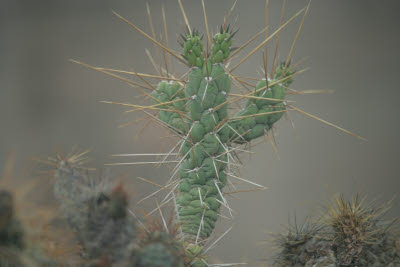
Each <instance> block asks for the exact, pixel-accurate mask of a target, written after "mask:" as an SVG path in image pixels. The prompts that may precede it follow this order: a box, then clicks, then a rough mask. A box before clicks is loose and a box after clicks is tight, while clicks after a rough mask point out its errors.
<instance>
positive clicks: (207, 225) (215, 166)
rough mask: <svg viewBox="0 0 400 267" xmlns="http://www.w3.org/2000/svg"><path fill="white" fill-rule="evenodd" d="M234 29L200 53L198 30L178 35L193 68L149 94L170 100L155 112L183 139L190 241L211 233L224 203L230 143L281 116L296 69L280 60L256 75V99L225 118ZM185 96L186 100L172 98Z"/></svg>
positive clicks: (181, 207)
mask: <svg viewBox="0 0 400 267" xmlns="http://www.w3.org/2000/svg"><path fill="white" fill-rule="evenodd" d="M235 33H236V32H234V33H232V32H229V31H228V29H224V28H223V27H221V29H220V32H219V33H217V34H216V35H215V36H214V38H213V44H212V48H211V54H210V56H209V57H204V56H203V54H204V51H203V44H202V39H203V38H202V37H200V35H199V34H198V32H196V31H193V33H189V32H188V33H186V35H185V36H183V35H182V36H181V38H182V39H181V40H180V43H181V45H182V49H183V55H184V58H185V59H186V60H187V63H188V64H189V65H190V67H191V70H190V73H189V80H188V82H187V83H186V86H185V87H184V88H183V86H182V85H180V84H179V83H178V82H160V83H159V84H158V87H157V90H156V91H154V92H153V95H152V96H153V99H154V100H153V104H154V105H157V104H158V103H160V102H161V103H166V102H168V104H166V105H165V106H164V108H165V110H162V111H159V119H160V120H161V121H163V122H164V123H166V124H167V125H169V127H170V128H171V129H172V130H173V131H175V132H176V133H180V134H181V136H182V138H183V139H184V142H183V144H182V146H181V150H180V154H181V156H182V157H183V162H182V165H181V166H180V170H179V176H180V179H181V182H180V185H179V194H178V196H177V199H176V202H177V205H178V213H179V218H180V221H181V224H182V230H183V232H184V233H186V234H188V236H189V238H191V239H193V240H195V239H196V240H198V238H199V237H200V238H207V237H209V236H210V234H211V233H212V231H213V229H214V226H215V223H216V221H217V219H218V212H219V208H220V206H221V203H224V202H225V199H224V197H223V195H222V193H221V192H222V190H223V188H224V186H225V185H226V182H227V178H226V176H227V174H226V172H225V169H226V166H227V163H228V161H229V159H228V157H229V156H230V155H229V150H230V149H231V148H230V147H231V146H232V144H233V143H245V142H249V141H251V140H252V139H255V138H257V137H260V136H263V135H264V134H265V132H266V131H268V130H270V129H271V128H272V126H273V125H274V123H275V122H277V121H278V120H279V119H280V118H281V117H282V115H283V113H284V111H285V109H286V107H285V103H284V102H283V100H284V97H285V92H286V89H285V87H287V86H288V85H289V84H290V83H291V82H292V80H291V79H290V77H291V76H292V74H293V73H294V72H292V71H291V69H290V65H289V64H286V63H285V62H284V63H282V64H281V65H279V67H278V68H277V71H276V74H275V76H274V77H273V79H272V80H269V81H266V80H265V79H264V80H260V81H259V82H258V83H257V86H256V90H255V94H254V95H255V98H252V99H249V100H248V101H247V104H246V107H245V108H244V109H243V110H241V111H239V112H238V113H237V114H236V115H235V116H233V117H232V118H230V119H229V117H228V101H227V99H228V98H227V97H228V95H227V94H228V93H229V92H230V90H231V81H230V78H229V76H228V73H227V72H226V70H225V67H224V62H225V60H226V59H227V58H228V57H229V55H230V51H231V45H232V41H233V40H232V38H233V36H234V34H235ZM269 84H271V85H269ZM184 96H185V97H186V98H187V99H188V100H185V101H179V102H176V101H177V100H179V99H183V98H184ZM171 102H172V103H171ZM184 102H186V103H184ZM186 107H187V108H186ZM171 110H172V112H171ZM175 111H177V112H175ZM182 114H185V116H182Z"/></svg>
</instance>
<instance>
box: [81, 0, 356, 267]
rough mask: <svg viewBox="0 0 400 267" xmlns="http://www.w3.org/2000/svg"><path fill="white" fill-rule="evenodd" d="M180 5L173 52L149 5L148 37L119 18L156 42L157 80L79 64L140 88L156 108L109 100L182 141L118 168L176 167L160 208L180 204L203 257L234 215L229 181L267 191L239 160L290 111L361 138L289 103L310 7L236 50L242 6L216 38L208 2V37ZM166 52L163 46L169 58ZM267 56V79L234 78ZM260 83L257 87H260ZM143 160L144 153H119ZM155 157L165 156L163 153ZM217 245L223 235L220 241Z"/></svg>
mask: <svg viewBox="0 0 400 267" xmlns="http://www.w3.org/2000/svg"><path fill="white" fill-rule="evenodd" d="M178 3H179V6H180V9H181V12H182V15H183V17H184V20H185V24H186V31H185V32H184V33H182V34H180V37H179V38H178V42H179V44H180V46H181V49H182V50H181V52H180V53H179V52H175V51H173V50H172V49H171V48H169V44H168V37H167V32H166V29H167V27H166V19H165V14H164V10H163V22H164V31H165V40H159V39H158V38H157V37H156V33H155V30H154V27H153V23H152V19H151V14H150V9H149V7H148V6H147V12H148V15H149V21H150V27H151V30H152V34H147V33H145V32H144V31H143V30H142V29H140V28H139V27H137V26H136V25H135V24H133V23H132V22H130V21H129V20H128V19H126V18H124V17H122V16H121V15H119V14H117V13H116V12H114V13H115V15H116V16H117V17H119V18H120V19H121V20H123V21H124V22H126V23H127V24H129V25H130V26H131V27H132V28H133V29H134V30H136V31H137V32H139V33H140V34H142V35H143V36H145V37H146V38H148V39H149V40H151V41H152V42H153V43H154V44H155V46H156V50H157V51H156V52H157V57H158V58H160V59H161V58H163V60H164V62H163V63H162V62H161V61H160V62H159V65H158V66H157V64H156V63H154V65H155V68H156V70H157V71H158V75H151V74H143V73H138V72H132V71H123V70H116V69H109V68H100V67H94V66H91V65H88V64H86V63H82V62H79V61H74V62H75V63H78V64H81V65H83V66H86V67H88V68H91V69H93V70H96V71H99V72H102V73H104V74H107V75H110V76H112V77H114V78H117V79H119V80H122V81H124V82H126V83H127V84H128V85H129V86H131V87H133V88H136V89H137V90H138V91H139V92H141V93H142V94H143V95H144V96H145V97H146V98H148V99H150V100H151V101H152V105H149V106H142V105H136V104H129V103H116V102H109V101H104V102H106V103H111V104H117V105H122V106H126V107H129V108H133V109H132V110H129V111H141V112H144V113H146V115H147V118H150V119H151V120H153V121H155V122H157V123H158V124H159V125H161V126H162V127H164V128H167V129H168V130H169V131H170V132H171V133H172V135H173V136H174V137H175V138H178V142H177V143H176V144H174V145H173V148H172V149H171V150H170V151H168V152H167V153H162V154H161V155H162V156H163V159H162V160H161V161H153V162H132V163H117V164H114V165H118V164H150V163H151V164H168V163H176V165H175V166H174V167H173V168H172V172H171V176H170V178H169V180H168V182H167V185H166V186H165V187H164V189H169V190H170V192H169V193H168V194H167V196H166V197H165V198H164V200H163V202H162V203H161V204H160V206H163V205H165V204H166V203H168V202H169V201H173V202H174V207H175V210H176V221H177V223H178V224H179V226H180V231H181V233H180V238H181V239H182V240H183V242H184V244H185V247H186V249H187V250H190V251H197V252H198V253H197V254H198V255H201V254H202V253H205V252H207V251H208V250H209V249H210V248H212V247H213V245H214V244H215V242H214V243H212V244H211V245H210V246H209V247H208V248H207V249H206V248H205V246H206V245H205V244H206V242H207V241H209V240H210V236H211V234H212V233H213V229H214V227H215V224H216V222H217V220H218V218H219V217H221V216H222V217H223V215H222V214H221V207H225V208H227V210H228V212H229V213H231V208H230V207H229V204H228V201H227V200H226V198H225V196H224V195H225V194H226V193H228V192H225V191H224V188H225V186H226V185H227V184H228V183H232V182H231V181H230V180H231V179H235V180H239V181H241V182H243V181H244V182H248V183H250V184H251V185H253V186H257V187H258V188H259V189H265V187H263V186H261V185H259V184H256V183H254V182H251V181H248V180H246V179H244V178H242V177H240V174H239V173H238V167H239V166H240V159H239V155H240V154H241V153H244V152H248V151H247V150H246V147H248V146H249V144H250V142H251V141H252V140H255V139H257V138H259V137H262V136H264V135H266V136H268V137H270V132H271V130H272V129H273V128H274V126H275V123H276V122H277V121H279V120H280V118H281V117H282V116H283V115H284V114H285V112H287V111H290V110H295V111H298V112H300V113H302V114H305V115H307V116H309V117H311V118H314V119H318V120H320V121H322V122H324V123H326V124H328V125H330V126H333V127H335V128H337V129H339V130H341V131H344V132H346V133H348V134H351V135H353V136H356V137H358V138H361V137H359V136H357V135H355V134H353V133H351V132H349V131H347V130H344V129H343V128H340V127H338V126H336V125H333V124H331V123H328V122H326V121H324V120H321V119H319V118H317V117H315V116H313V115H311V114H309V113H307V112H305V111H303V110H301V109H299V108H297V107H295V106H293V105H292V104H289V103H290V102H291V101H289V100H286V99H285V96H286V94H287V93H288V92H291V93H297V91H296V90H294V89H292V88H291V87H290V86H291V84H292V82H293V78H294V77H295V76H296V75H298V74H300V73H302V72H303V70H297V71H296V70H295V68H296V64H292V63H291V57H292V53H293V49H294V47H295V44H296V41H297V38H298V36H299V33H300V31H301V28H302V26H303V22H304V19H305V16H306V14H307V12H308V9H309V6H307V7H306V8H304V9H302V10H300V11H299V12H298V13H296V14H295V15H294V16H293V17H291V18H290V19H289V20H287V21H286V22H284V10H285V2H284V4H283V8H282V15H281V21H280V25H279V27H278V28H277V29H276V30H275V31H274V32H273V33H271V34H268V25H266V27H265V28H264V29H263V30H262V31H260V32H259V33H257V34H256V35H255V36H254V37H253V38H251V39H249V40H248V41H247V42H246V43H245V44H243V45H242V46H240V47H233V46H232V45H233V42H234V36H235V34H236V33H237V29H235V27H230V26H229V25H228V23H227V21H228V20H229V17H230V15H231V13H232V10H233V9H234V6H235V4H234V5H233V6H232V8H231V9H230V10H229V12H228V14H227V15H226V16H225V17H224V20H223V23H222V24H221V26H220V27H218V30H217V33H216V34H215V35H214V36H213V37H211V34H210V29H209V26H208V20H207V14H206V8H205V4H204V1H202V9H203V15H204V21H205V31H204V34H200V31H199V30H196V29H195V28H192V27H191V26H190V23H189V20H188V17H187V16H186V13H185V11H184V8H183V5H182V3H181V1H180V0H179V1H178ZM235 3H236V2H235ZM302 13H303V18H302V20H301V22H300V27H299V29H298V31H297V34H296V36H295V38H294V41H293V44H292V46H291V49H290V51H289V54H288V56H287V58H285V60H284V61H283V62H282V63H280V64H278V63H277V61H278V59H277V50H278V44H279V39H280V33H281V31H282V29H284V28H285V27H286V26H287V25H288V24H289V23H290V22H291V21H293V20H294V19H295V18H296V17H298V16H299V15H300V14H302ZM266 14H267V16H268V1H266ZM267 18H268V17H267ZM267 24H268V19H267ZM263 33H265V39H264V41H262V42H261V43H260V44H258V45H257V46H256V47H255V48H254V49H253V50H252V51H251V52H250V53H248V54H247V55H245V56H244V57H243V58H242V59H241V60H240V61H239V62H238V63H236V64H235V65H234V66H233V67H231V66H230V65H231V64H232V62H233V59H234V57H235V56H236V55H238V53H239V52H241V51H242V50H243V49H244V48H246V47H247V46H248V45H249V44H250V43H251V42H253V41H254V40H255V39H256V38H257V37H258V36H260V35H261V34H263ZM273 39H275V44H276V47H275V54H274V56H273V62H272V67H271V68H270V71H269V72H268V71H267V46H268V44H269V43H270V42H271V40H273ZM159 49H161V52H162V57H161V56H160V53H159V51H160V50H159ZM260 51H263V52H262V53H263V57H262V58H263V62H261V63H263V65H264V69H263V77H261V78H253V77H241V76H239V75H235V74H234V73H233V72H234V71H235V70H236V69H237V68H238V67H239V66H240V65H241V64H242V63H243V62H245V61H246V60H247V59H248V58H249V57H250V56H251V55H253V54H255V53H256V52H260ZM146 52H147V50H146ZM148 55H149V57H150V60H151V61H152V62H154V60H153V57H152V56H151V55H150V54H149V53H148ZM167 55H168V56H169V55H171V56H173V57H174V58H175V59H177V60H178V61H179V62H180V63H183V64H184V65H186V66H187V67H188V68H189V70H188V72H187V73H185V74H184V75H183V76H182V77H181V78H177V77H179V76H176V75H174V74H172V73H171V66H170V64H169V59H168V57H167ZM122 74H127V75H133V76H135V77H137V78H138V79H139V80H140V82H138V81H135V80H132V79H129V78H126V77H125V76H122ZM150 78H151V79H159V80H161V81H160V82H159V83H158V84H157V85H156V86H154V85H153V84H152V83H151V82H149V81H148V79H150ZM253 82H256V83H255V84H253ZM232 84H234V86H236V87H238V88H239V89H240V90H241V89H244V90H247V92H246V93H240V94H237V93H232V92H231V85H232ZM241 100H244V101H245V104H244V106H243V107H240V108H239V110H238V111H236V112H233V113H232V112H230V111H229V109H230V108H232V105H233V104H239V102H241ZM141 155H143V154H129V155H128V154H124V155H120V156H141ZM146 155H147V154H146ZM152 155H154V156H158V155H160V154H152ZM175 156H176V157H177V159H176V160H171V157H175ZM231 193H234V192H231ZM228 231H229V230H228ZM218 240H219V238H218V239H217V240H216V241H218ZM192 264H193V265H196V264H198V266H202V265H204V264H206V261H205V260H204V259H203V258H201V257H199V258H198V259H194V260H193V262H192ZM196 266H197V265H196Z"/></svg>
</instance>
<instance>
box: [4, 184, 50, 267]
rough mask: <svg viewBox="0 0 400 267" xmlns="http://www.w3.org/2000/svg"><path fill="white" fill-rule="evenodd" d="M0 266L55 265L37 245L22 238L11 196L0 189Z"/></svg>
mask: <svg viewBox="0 0 400 267" xmlns="http://www.w3.org/2000/svg"><path fill="white" fill-rule="evenodd" d="M0 266H1V267H3V266H4V267H36V266H37V267H53V266H54V267H55V266H56V264H55V262H53V261H51V260H49V259H48V258H47V257H46V256H45V255H44V254H43V252H42V251H41V249H40V248H39V247H37V246H35V244H30V243H29V242H27V241H25V240H24V229H23V226H22V223H21V222H20V221H19V220H18V218H16V216H15V214H14V203H13V196H12V194H11V193H10V192H8V191H6V190H0Z"/></svg>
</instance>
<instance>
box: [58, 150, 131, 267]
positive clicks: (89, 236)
mask: <svg viewBox="0 0 400 267" xmlns="http://www.w3.org/2000/svg"><path fill="white" fill-rule="evenodd" d="M85 153H86V152H85ZM85 153H79V154H76V155H73V156H70V157H66V158H64V159H62V160H59V161H57V169H56V170H55V172H54V178H55V183H54V194H55V196H56V198H57V199H58V200H59V202H60V204H61V207H62V210H63V212H64V215H65V217H66V219H67V221H68V223H69V224H70V226H71V228H72V229H74V230H75V231H76V233H77V238H78V240H79V241H80V243H81V244H82V246H83V248H84V253H83V254H84V258H86V259H87V260H89V262H92V263H93V262H99V261H104V260H106V261H107V262H110V263H112V264H116V266H122V265H121V264H122V263H123V262H124V261H125V259H126V258H132V255H130V254H134V250H131V249H127V248H131V247H132V246H130V244H131V242H132V240H135V238H136V228H135V223H134V221H133V220H132V218H131V217H130V216H127V210H126V209H127V204H128V203H127V196H126V194H125V192H124V191H123V189H122V186H118V187H116V188H115V189H114V190H110V185H109V183H107V180H106V177H104V176H100V177H98V176H96V175H95V174H96V173H90V172H88V171H87V170H85V169H84V168H82V167H80V166H79V165H80V162H81V161H82V160H83V158H82V157H83V156H84V154H85ZM92 263H91V264H92Z"/></svg>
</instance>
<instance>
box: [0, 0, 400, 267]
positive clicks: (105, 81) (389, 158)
mask: <svg viewBox="0 0 400 267" xmlns="http://www.w3.org/2000/svg"><path fill="white" fill-rule="evenodd" d="M270 2H271V3H270V22H271V29H276V28H277V25H278V23H279V17H280V12H281V10H280V9H281V3H282V1H276V0H271V1H270ZM183 3H184V7H185V9H186V12H187V14H188V16H189V20H190V24H191V25H192V26H195V27H196V28H198V29H200V30H201V31H204V21H203V16H202V10H201V1H190V0H186V1H184V2H183ZM307 3H308V2H307V1H303V0H301V1H300V0H289V1H287V9H286V15H285V19H289V18H290V16H291V15H293V14H295V12H297V11H298V10H300V9H301V8H303V7H304V6H306V5H307ZM162 4H164V6H165V10H166V13H167V24H168V34H169V40H170V43H171V44H170V45H171V47H172V48H173V49H175V50H178V49H179V45H178V43H177V42H176V34H177V33H181V32H182V31H183V29H184V21H183V18H182V15H181V13H180V11H179V6H178V3H177V1H161V0H158V1H154V0H149V5H150V8H151V12H152V15H153V19H154V25H155V27H156V29H158V30H160V29H161V27H162V16H161V5H162ZM232 4H233V1H232V0H219V1H206V6H207V15H208V20H209V26H210V28H211V29H212V30H213V31H214V32H215V30H216V26H217V25H220V24H221V23H222V16H223V15H224V14H226V12H227V10H228V9H229V8H230V7H231V6H232ZM399 8H400V2H399V1H395V0H393V1H368V0H353V1H345V0H335V1H333V0H331V1H328V0H318V1H313V2H312V4H311V7H310V11H309V14H308V16H307V18H306V21H305V23H304V27H303V30H302V32H301V35H300V37H299V39H298V42H297V45H296V48H295V52H294V54H293V60H294V62H297V61H299V60H300V59H302V58H304V57H307V60H306V61H305V63H303V64H302V66H303V67H309V68H310V70H308V71H307V72H305V73H304V74H301V75H299V76H297V77H296V79H295V82H294V83H293V85H292V87H293V88H295V89H297V90H308V89H331V90H335V93H334V94H320V95H301V96H290V97H289V99H291V100H295V101H296V106H298V107H300V108H303V109H304V110H306V111H307V112H310V113H311V114H314V115H317V116H319V117H321V118H323V119H325V120H327V121H330V122H332V123H335V124H338V125H340V126H342V127H344V128H346V129H348V130H350V131H352V132H355V133H357V134H359V135H361V136H363V137H365V138H367V139H368V141H366V142H364V141H360V140H358V139H356V138H354V137H352V136H349V135H346V134H344V133H342V132H339V131H337V130H336V129H334V128H332V127H329V126H326V125H323V124H321V123H320V122H318V121H315V120H313V119H311V118H308V117H305V116H304V115H301V114H296V113H294V112H291V117H292V119H293V121H294V125H295V129H293V127H292V125H291V122H290V121H289V120H287V119H286V120H282V121H280V122H279V123H277V127H276V130H275V140H276V143H277V148H278V151H279V157H280V159H278V158H277V156H276V155H275V154H274V151H273V149H272V147H271V144H270V143H265V142H264V143H263V144H261V145H258V146H257V147H256V148H253V149H252V151H254V152H256V153H257V154H255V155H252V156H251V157H248V156H244V157H243V162H244V165H245V167H244V168H243V169H242V175H243V176H244V177H246V178H249V179H251V180H252V181H254V182H256V183H260V184H263V185H265V186H268V187H269V189H268V190H266V191H261V192H253V193H243V194H239V195H237V197H238V198H237V199H232V200H231V207H232V208H233V209H234V210H235V211H237V212H238V213H237V214H236V215H235V219H234V222H233V224H234V228H233V230H232V231H231V232H230V233H229V234H228V235H227V236H226V237H225V238H224V239H223V240H221V242H220V243H219V245H218V247H217V248H215V249H214V250H213V251H212V255H215V256H216V257H218V258H220V259H221V260H222V261H224V262H238V261H247V262H252V263H253V264H255V263H257V262H258V260H260V259H263V258H265V257H268V256H269V255H271V250H270V248H268V246H267V244H264V243H262V241H263V240H266V239H268V238H269V236H268V233H269V232H280V231H282V230H283V228H282V225H284V224H286V223H287V221H288V217H291V218H292V219H293V216H294V214H296V216H297V219H298V221H299V222H301V221H302V220H303V219H304V218H305V217H306V216H307V215H310V214H313V212H315V211H317V210H318V208H319V207H320V206H321V205H322V204H324V203H326V201H327V200H328V199H329V198H330V197H331V196H332V195H333V194H336V193H343V194H344V195H345V196H346V197H349V196H351V195H352V194H354V193H357V192H361V193H366V194H368V197H369V199H375V198H378V199H380V200H382V201H384V200H388V199H390V198H391V197H392V196H394V195H396V194H398V192H399V188H400V181H399V171H400V168H399V166H400V164H399V163H398V159H399V157H398V151H399V150H400V140H399V119H398V115H399V112H398V107H397V106H396V105H397V104H396V103H397V99H398V98H399V96H400V93H399V86H398V83H397V80H398V71H399V59H400V53H399V51H398V48H399V47H400V39H399V26H400V24H399V22H400V17H399V16H398V10H399ZM111 10H115V11H116V12H118V13H120V14H121V15H123V16H125V17H127V18H129V19H130V20H131V21H133V22H134V23H135V24H136V25H138V26H139V27H140V28H142V29H144V30H145V31H146V32H150V27H149V25H148V21H147V17H146V12H145V1H134V0H114V1H106V0H85V1H81V0H68V1H61V0H47V1H46V0H40V1H31V0H25V1H22V0H2V1H1V2H0V36H1V37H0V40H1V41H0V81H1V85H0V121H1V131H0V162H1V165H0V166H1V167H0V169H1V168H2V166H3V164H4V162H5V159H6V157H7V153H8V152H10V151H15V152H16V154H17V163H18V164H19V165H18V166H24V164H25V162H26V161H27V160H29V159H30V158H31V157H33V156H41V157H45V156H46V155H52V154H54V151H55V148H56V147H60V146H62V147H63V148H64V150H66V151H68V150H69V149H70V148H71V147H72V146H73V145H76V144H77V145H80V146H81V147H82V148H90V149H92V153H91V156H92V157H94V158H96V160H95V161H94V162H92V165H94V166H97V167H100V166H102V165H103V164H104V163H110V162H116V161H117V160H118V159H115V158H112V157H110V155H111V154H115V153H142V152H143V153H144V152H159V151H164V152H165V151H167V149H168V147H171V143H169V142H170V141H168V139H165V138H164V139H160V138H159V137H160V133H161V135H165V134H164V132H163V131H161V130H160V129H161V128H160V127H159V126H158V125H157V124H155V123H153V124H150V126H149V127H147V128H146V129H145V130H144V132H143V134H142V135H140V136H139V137H135V136H136V135H137V134H138V133H139V132H140V130H141V128H142V127H143V126H144V124H143V123H139V124H134V125H133V126H130V127H125V128H118V126H119V125H121V124H123V123H126V122H129V121H133V120H135V119H138V118H140V117H142V114H140V113H137V114H132V113H128V114H123V111H124V110H126V109H124V108H122V107H119V106H113V105H108V104H103V103H100V102H99V101H102V100H110V101H119V102H130V103H136V104H142V103H141V101H142V100H141V98H137V96H138V93H137V92H136V91H135V90H134V89H133V88H131V87H129V86H128V85H126V84H124V83H123V82H121V81H118V80H116V79H113V78H111V77H107V76H106V75H104V74H101V73H97V72H95V71H92V70H88V69H86V68H84V67H82V66H79V65H77V64H74V63H71V62H69V61H68V60H69V59H76V60H80V61H83V62H86V63H89V64H92V65H96V66H105V67H111V68H121V69H126V70H136V71H140V72H144V73H153V74H154V73H155V71H154V69H153V68H152V66H151V64H150V62H149V60H148V59H147V57H146V54H145V52H144V48H146V47H148V48H149V49H152V48H153V45H152V43H151V42H150V41H149V40H147V39H145V38H144V37H143V36H141V35H140V34H139V33H137V32H135V31H133V30H132V29H131V28H130V27H129V25H127V24H126V23H124V22H122V21H121V20H119V19H118V18H117V17H116V16H114V15H113V14H112V12H111ZM235 18H237V25H238V26H239V28H240V30H239V32H238V34H237V36H236V38H235V44H236V45H240V44H243V43H244V42H245V41H246V40H247V39H248V38H249V37H250V36H252V35H253V34H255V33H257V32H258V31H259V30H261V29H262V28H263V27H264V25H265V1H244V0H239V1H238V3H237V6H236V9H235V10H234V12H233V14H232V19H235ZM300 20H301V18H300V17H299V18H298V19H296V21H295V22H293V23H291V24H290V25H289V27H288V28H287V29H285V30H284V31H282V34H281V42H280V49H279V55H280V58H281V59H284V58H285V57H286V55H287V53H288V51H289V49H290V46H291V42H292V41H293V39H294V36H295V33H296V31H297V27H298V25H299V23H300ZM231 21H232V20H231ZM270 32H271V30H270ZM261 41H262V37H260V38H259V39H258V40H257V42H255V43H254V44H253V45H252V46H251V47H255V45H256V44H258V43H260V42H261ZM251 47H250V48H249V49H247V50H246V51H245V52H243V53H242V54H241V55H242V56H243V55H245V54H246V52H249V51H250V49H251ZM270 47H271V48H272V46H270ZM270 50H272V49H270ZM271 57H272V55H270V58H271ZM236 62H238V61H237V60H236ZM261 66H262V61H261V53H260V52H258V53H256V54H255V55H253V56H252V57H251V58H249V59H248V60H247V61H246V62H245V63H244V64H242V65H241V67H240V68H239V69H238V70H236V71H235V73H236V74H238V75H241V76H252V77H260V76H259V74H257V71H259V70H260V68H261ZM173 67H174V70H175V72H176V73H177V74H183V73H184V72H185V71H186V68H185V67H184V66H183V65H181V64H178V63H176V62H175V63H174V65H173ZM146 103H149V102H146ZM160 147H161V148H160ZM127 160H128V161H129V160H130V159H127ZM112 172H113V173H114V174H115V175H116V176H118V175H120V174H122V175H124V176H125V181H126V182H129V183H131V184H133V186H134V188H135V189H134V191H135V192H136V193H135V195H134V196H132V198H133V199H138V198H141V197H143V196H145V195H146V194H147V193H149V192H152V191H154V190H155V188H152V187H151V186H149V185H147V184H144V183H143V182H140V181H139V180H137V179H136V177H137V176H141V177H145V178H148V179H151V180H152V181H155V182H158V183H163V182H165V180H166V179H167V177H168V168H166V167H161V168H158V169H155V168H154V167H153V166H135V167H113V168H112ZM239 198H240V199H239ZM144 207H146V208H154V202H152V201H150V203H146V204H145V205H144ZM390 215H391V216H399V215H400V200H399V199H396V200H395V203H394V206H393V209H392V211H391V214H390ZM230 225H231V222H227V221H223V222H220V224H219V225H218V227H217V230H216V231H217V232H218V233H222V232H224V231H225V230H226V229H227V228H228V227H229V226H230Z"/></svg>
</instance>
